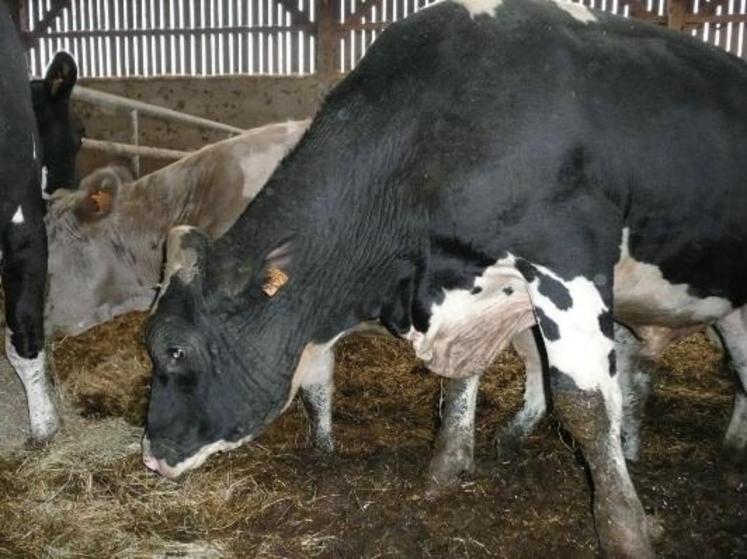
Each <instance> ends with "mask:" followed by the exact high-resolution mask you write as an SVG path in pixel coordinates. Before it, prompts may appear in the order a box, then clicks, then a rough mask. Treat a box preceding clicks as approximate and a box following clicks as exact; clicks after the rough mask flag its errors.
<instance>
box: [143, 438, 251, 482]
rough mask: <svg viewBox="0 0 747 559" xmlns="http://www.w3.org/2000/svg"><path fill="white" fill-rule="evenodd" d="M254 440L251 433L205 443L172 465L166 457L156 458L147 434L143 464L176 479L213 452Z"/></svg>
mask: <svg viewBox="0 0 747 559" xmlns="http://www.w3.org/2000/svg"><path fill="white" fill-rule="evenodd" d="M251 440H252V436H251V435H249V436H247V437H244V438H243V439H239V440H238V441H233V442H229V441H225V440H222V439H221V440H219V441H215V442H213V443H210V444H208V445H205V446H203V447H201V448H200V449H199V450H198V451H197V452H195V453H194V454H192V456H190V457H188V458H185V459H184V460H182V461H181V462H179V463H177V464H176V465H174V466H171V465H170V464H169V463H168V462H166V460H165V459H164V458H156V457H155V456H154V455H153V453H152V452H151V445H150V440H149V439H148V437H147V435H146V436H144V437H143V443H142V447H143V464H145V467H146V468H148V469H149V470H152V471H154V472H156V473H158V474H160V475H162V476H163V477H166V478H169V479H176V478H178V477H180V476H181V475H182V474H184V473H185V472H188V471H190V470H195V469H197V468H199V467H200V466H202V465H203V464H204V463H205V461H206V460H207V459H208V458H209V457H210V456H212V455H213V454H217V453H218V452H226V451H229V450H233V449H234V448H238V447H240V446H241V445H243V444H245V443H248V442H249V441H251Z"/></svg>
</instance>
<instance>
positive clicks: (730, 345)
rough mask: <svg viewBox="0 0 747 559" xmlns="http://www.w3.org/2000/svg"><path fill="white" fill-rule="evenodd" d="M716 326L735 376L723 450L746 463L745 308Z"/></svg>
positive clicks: (746, 340)
mask: <svg viewBox="0 0 747 559" xmlns="http://www.w3.org/2000/svg"><path fill="white" fill-rule="evenodd" d="M716 327H717V328H718V331H719V333H720V334H721V337H722V339H723V341H724V346H725V347H726V351H727V352H728V354H729V358H730V359H731V364H732V367H733V368H734V370H735V371H736V372H737V376H738V377H739V381H738V386H737V387H736V394H735V396H734V409H733V411H732V415H731V421H730V422H729V427H728V429H727V430H726V436H725V437H724V449H725V450H726V452H727V455H728V457H729V459H730V460H732V461H734V462H735V463H737V464H742V463H747V307H742V308H741V309H739V310H738V311H735V312H733V313H731V314H730V315H728V316H727V317H725V318H723V319H721V320H720V321H719V322H718V323H717V324H716Z"/></svg>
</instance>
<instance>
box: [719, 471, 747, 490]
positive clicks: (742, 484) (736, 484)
mask: <svg viewBox="0 0 747 559" xmlns="http://www.w3.org/2000/svg"><path fill="white" fill-rule="evenodd" d="M724 483H726V486H727V487H728V488H729V489H731V490H732V491H736V492H737V493H747V471H746V470H744V469H741V468H738V469H735V468H730V469H728V470H727V471H725V472H724Z"/></svg>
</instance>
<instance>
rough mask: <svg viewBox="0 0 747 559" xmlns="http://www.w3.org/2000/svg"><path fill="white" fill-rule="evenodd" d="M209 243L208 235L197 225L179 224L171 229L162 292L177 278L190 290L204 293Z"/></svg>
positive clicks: (167, 243)
mask: <svg viewBox="0 0 747 559" xmlns="http://www.w3.org/2000/svg"><path fill="white" fill-rule="evenodd" d="M209 243H210V240H209V239H208V237H207V235H205V233H203V232H202V231H200V230H199V229H197V228H196V227H191V226H189V225H179V226H178V227H174V228H173V229H171V231H169V237H168V240H167V241H166V265H165V267H164V272H163V288H162V290H161V293H164V292H165V291H166V290H167V289H168V286H169V284H170V283H171V282H172V280H174V279H175V278H176V279H178V280H179V281H180V283H181V284H182V285H183V286H184V287H186V288H188V289H189V290H190V291H193V292H195V293H202V288H203V285H204V279H205V270H206V261H207V252H208V244H209Z"/></svg>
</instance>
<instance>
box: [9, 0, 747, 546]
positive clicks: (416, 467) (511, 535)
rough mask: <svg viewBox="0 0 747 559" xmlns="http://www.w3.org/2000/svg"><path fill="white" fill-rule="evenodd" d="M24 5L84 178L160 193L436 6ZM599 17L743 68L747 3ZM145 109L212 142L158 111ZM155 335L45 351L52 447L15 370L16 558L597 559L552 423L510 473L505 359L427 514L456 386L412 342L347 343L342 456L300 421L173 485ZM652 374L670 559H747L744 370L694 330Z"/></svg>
mask: <svg viewBox="0 0 747 559" xmlns="http://www.w3.org/2000/svg"><path fill="white" fill-rule="evenodd" d="M16 4H17V8H18V9H17V11H16V13H17V14H18V22H19V27H20V28H21V30H22V31H23V32H24V37H25V38H26V41H27V44H28V46H29V65H30V68H31V71H32V73H34V74H39V73H41V72H42V71H43V69H44V67H45V65H46V62H47V61H48V60H49V58H50V56H51V54H52V53H53V52H54V51H55V50H56V49H58V48H66V49H68V50H70V51H71V52H73V53H74V54H75V55H76V56H77V57H78V60H79V64H80V72H81V77H82V79H81V82H80V83H81V85H82V86H83V87H84V88H88V90H94V92H91V91H87V90H86V89H81V90H80V91H79V92H78V94H76V98H77V101H76V103H75V105H74V110H75V112H76V113H77V114H78V115H80V116H81V117H82V118H83V121H84V123H85V126H86V135H87V137H88V138H89V139H90V142H88V145H87V146H85V148H86V149H84V151H83V152H82V154H81V156H80V157H79V165H80V169H81V173H82V174H83V175H85V174H88V173H89V172H90V171H92V170H93V169H95V168H98V167H100V166H102V165H106V164H111V163H120V164H126V165H129V166H131V168H132V170H133V171H134V172H135V173H136V174H145V173H148V172H151V171H153V170H155V169H157V168H159V167H161V166H162V165H164V164H165V163H166V162H168V161H170V160H171V159H172V158H173V157H176V156H178V155H179V153H178V152H187V151H191V150H194V149H196V148H198V147H201V146H202V145H205V144H207V143H211V142H215V141H218V140H221V139H224V138H225V137H226V136H227V135H230V134H233V133H235V132H236V131H237V130H240V129H245V128H250V127H254V126H258V125H261V124H265V123H268V122H276V121H281V120H285V119H290V118H294V119H295V118H302V117H305V116H309V115H311V114H313V111H314V110H315V108H316V107H317V106H318V103H319V101H320V100H321V99H322V97H323V95H324V93H325V92H326V91H328V90H329V89H330V88H331V87H332V86H333V85H334V83H336V81H338V80H339V79H340V78H341V76H342V75H344V73H345V72H347V71H349V70H350V68H351V67H352V66H353V65H354V64H355V62H356V61H357V60H358V59H359V58H360V56H361V55H362V54H363V52H364V51H365V49H366V48H367V46H368V45H370V43H371V42H372V41H373V40H375V38H376V35H377V33H379V32H380V31H381V30H382V29H383V28H384V27H385V26H386V24H387V23H388V22H390V21H394V20H396V19H399V18H401V17H405V16H406V15H407V14H408V13H411V12H412V11H414V10H416V9H419V8H420V7H422V5H421V3H415V2H395V1H392V2H386V1H385V0H381V1H371V2H365V3H360V2H359V3H355V2H353V3H346V2H341V3H339V4H337V3H334V4H332V3H320V4H316V5H314V4H309V3H308V2H303V1H302V2H299V3H298V4H295V3H290V2H284V1H278V0H271V1H270V2H250V3H245V2H238V1H237V2H233V0H224V1H214V0H208V1H203V2H173V1H168V2H153V1H152V0H151V1H150V2H147V1H142V2H138V1H132V2H128V1H124V0H123V1H114V0H103V1H81V0H72V1H70V2H46V1H41V0H40V1H36V0H32V1H30V2H17V3H16ZM590 5H591V6H592V7H597V8H601V9H605V10H609V11H613V12H615V13H620V14H623V15H626V16H630V17H639V18H643V19H647V20H650V21H652V22H654V23H658V24H661V25H668V26H670V27H673V28H676V29H679V30H682V31H683V32H688V33H692V34H693V35H695V36H698V37H700V38H702V39H703V40H706V41H708V42H712V43H714V44H716V45H717V46H720V47H723V48H726V49H727V50H730V51H731V52H732V53H734V54H735V55H736V56H739V57H742V58H744V57H745V56H746V54H745V46H744V28H745V25H746V24H745V20H747V15H746V14H747V10H746V9H745V2H744V1H741V3H740V2H739V1H734V0H732V1H729V2H721V3H718V2H693V3H680V2H669V3H666V2H663V1H662V2H658V3H657V2H649V3H646V2H623V1H619V2H607V3H596V5H594V4H590ZM96 91H97V92H102V93H109V94H114V95H117V96H119V97H125V98H128V99H129V100H130V102H127V101H126V100H122V99H119V100H118V99H116V98H109V97H106V96H105V95H101V94H99V95H97V94H96V93H95V92H96ZM107 100H108V103H107ZM135 102H142V103H144V105H138V104H136V103H135ZM151 105H157V106H160V107H164V108H168V109H171V110H176V111H178V112H180V113H184V114H186V115H194V116H199V117H201V118H204V119H207V120H209V121H210V123H204V122H203V123H196V122H185V120H188V119H183V118H182V119H180V118H179V117H177V116H175V115H170V114H166V113H163V112H162V113H161V114H158V112H159V111H158V110H157V109H152V108H149V106H151ZM151 111H152V112H151ZM211 123H212V124H211ZM215 123H222V124H223V127H221V126H220V125H219V124H218V125H216V124H215ZM96 142H98V143H96ZM123 146H126V147H123ZM143 146H145V147H143ZM148 148H155V149H157V150H158V149H160V150H161V151H160V152H158V151H156V152H154V151H148ZM173 152H177V153H173ZM144 319H145V316H144V315H142V314H132V315H128V316H124V317H121V318H119V319H116V320H114V321H111V322H110V323H108V324H105V325H103V326H100V327H97V328H94V329H92V330H90V331H89V332H87V333H85V334H83V335H80V336H77V337H66V338H60V339H56V340H54V341H52V342H51V343H52V349H53V352H52V354H53V361H54V371H55V373H54V375H55V383H56V387H57V390H58V394H59V398H60V402H61V407H62V409H63V418H64V421H65V425H64V429H63V431H62V432H61V433H60V434H59V435H58V436H57V438H56V439H55V441H54V442H52V443H51V444H50V445H48V446H47V447H45V448H19V441H20V440H22V438H23V431H22V429H23V425H22V423H23V422H25V420H26V419H25V415H24V413H25V410H24V406H23V403H22V392H21V390H20V386H19V385H18V382H17V381H16V379H15V378H14V376H13V373H12V372H9V371H8V368H7V367H4V368H3V375H4V379H3V384H2V387H3V394H2V405H3V406H4V407H3V417H4V418H5V419H6V421H5V422H4V423H5V425H4V429H5V430H6V431H8V432H9V433H10V435H9V437H8V441H6V443H7V444H4V448H5V449H6V451H4V452H3V455H2V457H1V458H0V491H2V499H1V502H0V509H1V510H0V554H2V555H5V556H8V557H24V556H30V557H170V556H189V557H307V556H322V557H378V556H412V557H482V556H485V557H490V556H495V557H529V556H536V555H546V556H560V557H594V556H596V554H597V545H596V539H595V535H594V529H593V523H592V517H591V515H590V511H589V489H588V484H587V479H586V473H585V469H584V465H583V461H582V460H581V459H580V457H579V456H578V453H576V452H574V451H575V448H574V443H573V441H572V440H571V439H570V438H569V437H568V436H567V435H565V434H564V433H563V432H562V430H561V429H560V428H559V426H558V424H557V423H556V422H555V421H553V419H552V418H550V419H545V420H543V422H542V423H541V425H540V428H539V429H538V430H537V431H536V432H535V433H534V434H533V435H532V436H531V438H530V440H529V442H528V444H527V445H526V446H525V447H524V448H522V449H520V451H519V452H518V454H517V455H516V456H502V457H501V458H500V459H499V460H497V459H496V457H495V452H494V450H493V446H492V437H493V434H494V432H495V429H496V428H497V427H500V426H502V425H504V424H505V423H506V422H507V420H508V419H509V418H510V417H511V416H512V414H513V413H514V412H515V411H516V410H517V409H518V408H519V406H520V405H521V392H522V388H523V366H522V364H521V362H520V361H519V359H518V358H517V356H516V355H515V354H514V353H513V352H511V351H508V352H505V353H504V354H503V355H501V356H500V358H499V359H498V361H497V362H496V364H495V365H494V367H493V368H492V369H491V370H490V371H489V372H488V373H486V374H485V376H484V379H485V380H484V382H483V383H482V386H481V392H480V397H479V403H478V422H477V445H476V459H477V470H476V472H475V474H474V475H472V476H470V477H469V478H465V479H464V481H463V482H462V483H461V484H460V485H459V486H458V487H455V488H453V489H450V490H448V491H447V492H445V493H444V494H442V495H438V496H435V497H433V496H430V495H427V494H426V488H427V484H426V480H425V479H424V473H425V471H426V467H427V464H428V460H429V457H430V456H431V453H432V444H433V436H434V432H435V428H436V425H437V424H438V419H439V418H438V401H439V388H440V386H439V384H440V381H439V379H438V378H437V377H435V376H434V375H432V374H430V373H429V372H428V371H427V370H426V369H425V368H424V367H422V365H420V364H419V363H418V362H417V360H415V359H414V357H413V356H412V353H411V351H410V350H409V349H408V347H407V345H406V344H404V343H403V342H399V341H395V340H392V339H388V338H381V337H372V336H361V337H357V338H352V339H349V340H345V341H343V342H342V343H341V344H340V345H339V347H338V348H337V356H338V366H337V371H336V380H335V382H336V402H335V410H334V416H333V423H334V432H335V436H336V441H337V451H336V454H335V456H333V457H322V456H318V455H317V454H315V453H314V451H313V450H312V449H311V447H310V444H309V441H308V434H307V430H308V428H307V421H306V418H305V415H304V412H303V409H302V407H301V406H300V404H298V405H294V406H293V407H292V408H291V410H289V412H287V413H286V414H285V415H284V416H283V417H282V418H281V420H280V421H278V422H277V423H276V424H274V425H273V426H272V427H271V429H270V430H269V431H268V432H267V433H265V434H264V435H263V436H262V437H261V438H260V440H259V441H258V442H257V443H253V444H250V445H247V446H245V447H243V448H241V449H239V450H235V451H233V452H231V453H229V454H225V455H220V456H216V457H214V458H212V459H211V460H210V461H209V462H208V463H207V464H206V465H205V466H204V467H203V468H201V469H200V470H198V471H195V472H192V473H191V474H189V475H188V476H187V477H185V478H184V479H182V480H179V481H176V482H175V481H170V480H166V479H162V478H159V477H157V476H155V475H154V474H152V473H149V472H147V471H146V470H145V468H144V467H143V466H142V462H141V457H140V449H139V438H140V435H141V431H142V423H143V419H144V410H145V405H146V403H147V396H148V385H149V362H148V358H147V356H146V355H145V353H144V350H143V348H142V344H141V335H142V334H141V333H142V325H143V321H144ZM657 366H658V371H657V373H656V375H655V378H654V385H655V386H654V390H653V395H652V397H651V399H650V401H649V403H648V408H647V410H646V415H645V425H644V439H643V448H642V453H641V457H640V460H639V462H638V463H636V464H633V465H632V466H631V470H632V473H633V478H634V482H635V483H636V486H637V489H638V491H639V494H640V496H641V499H642V501H643V504H644V506H645V508H646V510H647V512H648V513H650V514H651V515H653V517H654V518H655V519H656V520H657V522H659V523H660V524H661V526H662V527H663V535H662V538H661V542H660V543H659V544H658V545H657V551H658V552H659V553H660V554H661V555H662V556H667V557H690V556H698V555H699V556H704V557H739V556H745V555H747V512H746V511H747V506H746V505H747V487H745V475H744V470H740V469H735V468H733V467H731V466H729V465H727V464H725V462H724V460H723V459H722V458H721V455H720V450H721V447H720V441H721V438H722V436H723V432H724V430H725V427H726V424H727V422H728V418H729V414H730V411H731V403H732V398H733V393H734V384H733V378H732V373H731V371H729V370H728V367H726V366H724V363H723V362H722V356H721V353H720V352H719V351H718V350H716V349H714V348H713V347H712V345H711V344H710V343H708V341H707V340H706V339H705V337H703V336H702V335H697V336H694V337H692V338H689V339H687V340H685V341H683V342H680V343H678V344H676V345H675V346H674V347H672V348H670V350H669V351H668V352H667V354H666V355H665V356H664V357H663V358H662V359H660V360H659V361H658V363H657ZM19 402H20V404H19Z"/></svg>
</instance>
